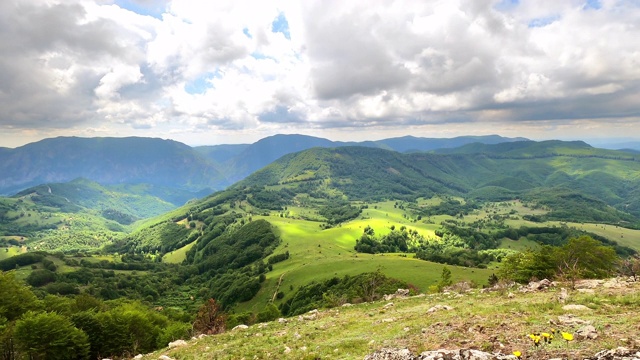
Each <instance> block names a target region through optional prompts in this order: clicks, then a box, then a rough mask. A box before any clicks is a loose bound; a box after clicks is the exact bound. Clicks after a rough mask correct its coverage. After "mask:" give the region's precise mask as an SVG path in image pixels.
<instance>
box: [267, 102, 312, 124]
mask: <svg viewBox="0 0 640 360" xmlns="http://www.w3.org/2000/svg"><path fill="white" fill-rule="evenodd" d="M258 120H260V121H261V122H265V123H280V124H287V123H302V122H304V120H303V119H302V118H301V117H300V116H299V115H298V114H296V113H295V112H292V111H289V109H288V108H287V107H286V106H280V105H278V106H276V108H275V109H274V110H273V111H269V112H266V113H263V114H260V115H259V116H258Z"/></svg>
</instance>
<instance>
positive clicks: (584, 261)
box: [499, 236, 618, 283]
mask: <svg viewBox="0 0 640 360" xmlns="http://www.w3.org/2000/svg"><path fill="white" fill-rule="evenodd" d="M617 262H618V257H617V256H616V253H615V250H614V249H613V248H612V247H610V246H604V245H602V243H601V242H599V241H597V240H594V239H592V238H591V237H589V236H581V237H579V238H572V239H569V241H568V242H567V243H566V244H565V245H563V246H562V247H553V246H549V245H543V246H541V247H540V248H539V249H538V250H528V251H525V252H522V253H517V254H513V255H510V256H507V257H506V258H505V259H504V260H503V261H502V266H501V268H500V271H499V276H500V278H504V279H510V280H513V281H516V282H520V283H526V282H528V281H530V280H532V279H538V280H540V279H545V278H546V279H553V278H557V277H563V278H565V279H568V280H571V281H575V280H576V279H579V278H602V277H605V276H609V275H610V274H612V273H613V271H614V270H615V269H616V265H617Z"/></svg>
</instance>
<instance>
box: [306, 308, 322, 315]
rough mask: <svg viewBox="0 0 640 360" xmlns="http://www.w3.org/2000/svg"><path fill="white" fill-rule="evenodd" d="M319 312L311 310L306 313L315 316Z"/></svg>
mask: <svg viewBox="0 0 640 360" xmlns="http://www.w3.org/2000/svg"><path fill="white" fill-rule="evenodd" d="M318 312H319V311H318V309H313V310H310V311H308V312H307V314H317V313H318Z"/></svg>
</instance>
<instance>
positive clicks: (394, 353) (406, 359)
mask: <svg viewBox="0 0 640 360" xmlns="http://www.w3.org/2000/svg"><path fill="white" fill-rule="evenodd" d="M364 360H517V358H516V357H515V356H514V355H503V354H491V353H487V352H484V351H480V350H474V349H459V350H435V351H425V352H423V353H422V354H420V355H414V354H412V353H411V351H409V350H408V349H381V350H378V351H376V352H374V353H372V354H369V355H367V356H365V357H364Z"/></svg>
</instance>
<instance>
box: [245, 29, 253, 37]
mask: <svg viewBox="0 0 640 360" xmlns="http://www.w3.org/2000/svg"><path fill="white" fill-rule="evenodd" d="M242 33H243V34H245V35H246V36H247V37H248V38H249V39H253V36H251V33H250V32H249V29H247V28H244V29H242Z"/></svg>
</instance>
